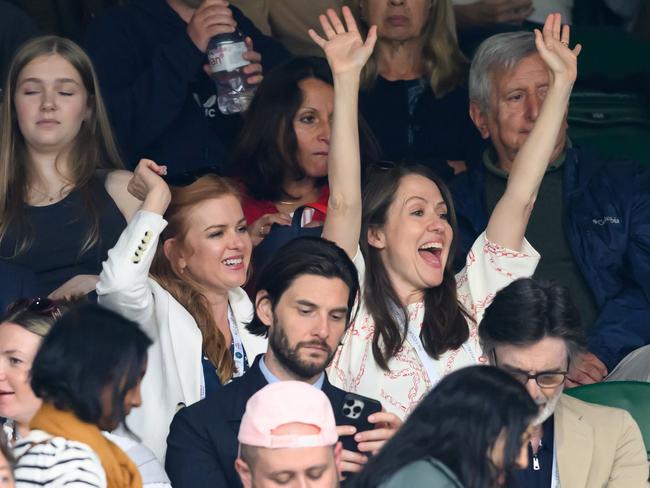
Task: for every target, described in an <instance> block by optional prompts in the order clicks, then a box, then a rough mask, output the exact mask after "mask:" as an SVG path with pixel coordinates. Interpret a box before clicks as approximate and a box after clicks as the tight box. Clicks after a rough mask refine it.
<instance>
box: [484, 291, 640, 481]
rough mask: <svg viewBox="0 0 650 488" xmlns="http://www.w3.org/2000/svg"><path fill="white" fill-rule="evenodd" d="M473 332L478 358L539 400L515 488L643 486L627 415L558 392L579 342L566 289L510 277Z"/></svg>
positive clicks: (636, 435)
mask: <svg viewBox="0 0 650 488" xmlns="http://www.w3.org/2000/svg"><path fill="white" fill-rule="evenodd" d="M479 337H480V340H481V345H482V347H483V354H484V356H485V357H486V358H487V359H488V360H489V361H490V362H491V363H492V364H493V365H495V366H498V367H499V368H501V369H503V370H505V371H507V372H509V373H510V374H511V375H512V376H514V377H515V378H516V379H518V380H519V381H521V383H522V384H523V385H525V387H526V389H527V390H528V392H529V393H530V395H531V396H532V397H533V399H534V400H535V402H536V403H537V404H538V405H539V406H540V413H539V417H538V419H537V423H538V424H539V425H540V426H541V427H540V429H539V432H538V435H536V436H534V437H533V438H532V439H531V442H530V447H529V462H528V468H527V469H525V470H522V471H519V472H517V473H516V476H515V478H516V481H517V486H525V487H527V488H538V487H543V488H551V487H552V488H556V487H560V486H566V487H571V488H589V487H594V486H607V487H609V488H614V487H620V488H623V487H625V488H628V487H645V486H647V481H646V480H647V479H648V462H647V458H646V450H645V446H644V444H643V438H642V437H641V432H640V431H639V427H638V426H637V424H636V423H635V422H634V420H633V419H632V417H631V416H630V415H629V414H628V413H627V412H626V411H624V410H619V409H615V408H609V407H603V406H599V405H594V404H590V403H586V402H583V401H580V400H577V399H575V398H572V397H570V396H567V395H563V394H562V393H563V390H564V384H565V381H566V379H567V374H568V371H569V369H570V366H571V361H572V360H573V359H574V358H576V357H577V355H578V354H580V353H581V352H582V351H583V350H584V347H585V345H586V338H585V333H584V330H583V328H582V326H581V323H580V317H579V315H578V311H577V309H576V307H575V305H574V304H573V302H572V301H571V297H570V296H569V292H568V290H567V289H566V288H564V287H561V286H558V285H554V284H549V283H544V282H538V281H535V280H533V279H530V278H526V279H521V280H517V281H515V282H513V283H511V284H510V285H508V286H507V287H505V288H504V289H503V290H501V291H499V292H498V293H497V294H496V296H495V298H494V301H493V302H492V304H491V305H490V306H489V307H488V309H487V310H486V312H485V315H484V317H483V321H482V322H481V326H480V327H479ZM569 379H570V378H569Z"/></svg>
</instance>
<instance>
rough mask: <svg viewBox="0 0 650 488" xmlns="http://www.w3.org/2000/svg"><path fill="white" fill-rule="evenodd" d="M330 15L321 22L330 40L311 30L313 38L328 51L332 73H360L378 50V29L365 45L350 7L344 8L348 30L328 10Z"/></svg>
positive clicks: (375, 28) (370, 34) (372, 33)
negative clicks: (376, 44) (376, 49)
mask: <svg viewBox="0 0 650 488" xmlns="http://www.w3.org/2000/svg"><path fill="white" fill-rule="evenodd" d="M326 14H327V15H320V16H319V20H320V24H321V26H322V28H323V32H324V33H325V36H326V37H327V40H326V39H323V38H322V37H321V36H319V35H318V34H317V33H316V32H315V31H314V30H313V29H309V36H310V37H311V38H312V39H313V41H314V42H315V43H316V44H318V45H319V46H320V47H321V49H323V51H325V55H326V56H327V61H328V63H329V65H330V68H331V69H332V74H334V75H336V74H341V73H347V72H352V71H360V70H361V69H362V68H363V66H364V65H365V64H366V61H368V58H369V57H370V55H371V54H372V50H373V48H374V47H375V42H376V41H377V27H376V26H372V27H371V28H370V30H369V31H368V37H367V38H366V41H365V42H364V41H363V39H362V38H361V34H360V33H359V30H358V29H357V23H356V22H355V20H354V17H353V16H352V12H351V11H350V9H349V8H348V7H343V18H344V19H345V24H346V25H347V29H346V27H345V26H344V25H343V22H341V19H340V18H339V16H338V15H337V14H336V12H335V11H334V10H332V9H327V12H326Z"/></svg>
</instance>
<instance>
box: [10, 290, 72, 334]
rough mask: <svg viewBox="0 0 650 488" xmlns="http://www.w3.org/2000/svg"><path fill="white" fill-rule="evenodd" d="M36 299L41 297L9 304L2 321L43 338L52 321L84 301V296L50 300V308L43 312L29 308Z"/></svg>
mask: <svg viewBox="0 0 650 488" xmlns="http://www.w3.org/2000/svg"><path fill="white" fill-rule="evenodd" d="M37 300H42V299H40V298H35V299H34V300H27V299H22V300H18V301H16V302H14V303H13V304H11V305H9V307H8V310H9V312H8V313H7V314H6V315H5V316H4V317H3V318H2V323H12V324H16V325H18V326H20V327H22V328H23V329H25V330H26V331H27V332H31V333H32V334H36V335H37V336H39V337H41V338H43V337H45V336H46V335H47V334H48V332H50V329H51V328H52V326H53V325H54V322H56V321H57V320H59V319H60V318H61V316H62V315H63V314H64V313H66V312H67V311H68V310H70V308H72V307H74V306H76V305H79V304H81V303H84V302H85V297H83V298H82V297H78V298H73V299H61V300H50V302H51V303H52V307H51V310H47V311H45V312H38V311H33V310H31V309H30V306H31V304H32V303H34V301H37ZM47 300H49V299H47Z"/></svg>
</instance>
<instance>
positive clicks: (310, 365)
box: [269, 317, 336, 380]
mask: <svg viewBox="0 0 650 488" xmlns="http://www.w3.org/2000/svg"><path fill="white" fill-rule="evenodd" d="M309 346H318V347H322V348H323V349H325V351H327V359H326V360H325V361H324V362H323V363H321V362H317V361H316V360H311V361H309V360H302V359H300V349H301V348H303V347H309ZM269 347H270V348H271V350H272V351H273V354H274V355H275V357H276V359H277V360H278V361H279V362H280V364H282V366H284V367H285V368H286V369H287V370H289V371H291V372H292V373H293V374H295V375H296V376H297V377H298V378H300V379H302V380H309V379H311V378H313V377H314V376H316V375H318V374H320V373H322V372H323V371H325V367H326V366H327V365H328V364H329V363H330V361H331V360H332V358H333V357H334V353H335V352H336V351H332V349H331V348H330V346H329V345H328V344H327V343H326V342H325V341H323V340H318V339H315V340H313V341H308V342H299V343H298V344H296V345H295V347H291V345H290V344H289V338H288V337H287V335H286V334H285V333H284V330H283V328H282V325H281V324H280V323H279V322H278V320H277V318H276V317H273V327H272V328H271V331H270V332H269Z"/></svg>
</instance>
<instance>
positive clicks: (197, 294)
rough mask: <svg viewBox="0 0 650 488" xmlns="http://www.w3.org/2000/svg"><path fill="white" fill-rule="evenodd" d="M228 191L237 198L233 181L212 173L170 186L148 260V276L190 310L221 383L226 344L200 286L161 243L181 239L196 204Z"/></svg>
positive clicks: (226, 374) (226, 371)
mask: <svg viewBox="0 0 650 488" xmlns="http://www.w3.org/2000/svg"><path fill="white" fill-rule="evenodd" d="M226 195H232V196H234V197H236V198H237V199H238V200H239V199H240V196H239V191H238V190H237V187H236V186H235V184H234V183H232V182H231V181H230V180H228V179H226V178H222V177H219V176H216V175H206V176H202V177H201V178H199V179H197V180H196V181H195V182H194V183H192V184H191V185H188V186H184V187H179V188H172V200H171V204H170V205H169V207H168V208H167V211H166V212H165V220H167V222H168V224H167V227H166V228H165V230H164V231H163V232H162V235H161V236H160V241H159V243H158V248H157V249H156V255H155V256H154V259H153V263H152V264H151V276H152V277H153V278H154V279H155V280H156V281H157V282H158V283H160V285H161V286H162V287H163V288H164V289H165V290H167V291H168V292H169V293H171V295H172V296H173V297H174V298H175V299H176V300H177V301H178V302H179V303H180V304H181V305H183V307H185V309H186V310H187V311H188V312H189V313H190V315H191V316H192V317H193V318H194V320H195V321H196V323H197V325H198V326H199V330H200V331H201V335H202V336H203V350H204V352H205V354H206V356H208V359H209V360H210V362H211V363H212V364H213V365H214V367H215V368H216V369H217V374H218V376H219V379H220V380H221V383H222V384H224V383H226V382H227V381H228V380H230V378H232V375H233V373H234V371H235V363H234V361H233V358H232V354H231V353H230V345H229V344H226V339H225V337H224V336H223V334H222V333H221V331H220V330H219V328H218V327H217V324H216V322H215V320H214V316H213V315H212V311H211V310H210V305H209V303H208V299H207V298H206V297H205V295H204V294H203V291H202V288H201V286H200V285H199V283H197V282H196V281H195V280H193V279H192V277H191V276H189V274H188V273H183V272H182V271H181V270H180V269H178V268H177V266H176V265H175V264H174V263H173V262H172V261H171V260H169V259H168V258H167V257H166V256H165V252H164V250H163V245H164V243H165V241H166V240H167V239H172V238H173V239H175V240H176V241H178V242H179V243H182V241H183V239H185V236H186V235H187V232H188V230H189V229H188V228H189V216H190V214H191V212H192V210H193V209H195V208H196V205H198V204H200V203H202V202H204V201H206V200H212V199H215V198H221V197H223V196H226Z"/></svg>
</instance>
